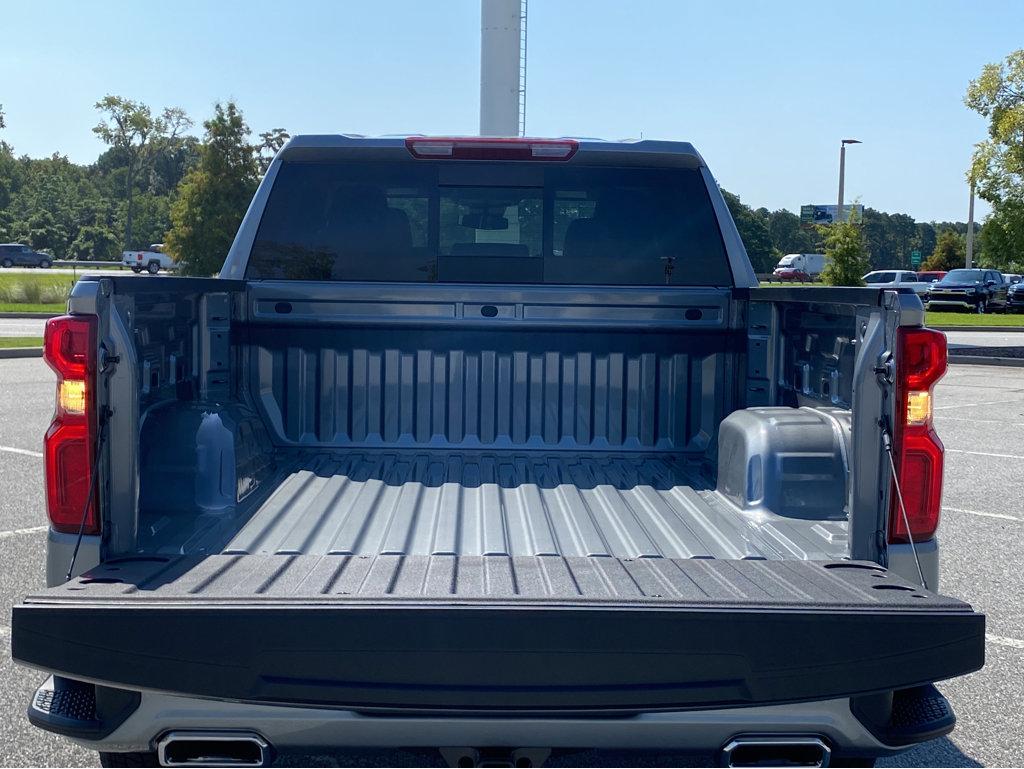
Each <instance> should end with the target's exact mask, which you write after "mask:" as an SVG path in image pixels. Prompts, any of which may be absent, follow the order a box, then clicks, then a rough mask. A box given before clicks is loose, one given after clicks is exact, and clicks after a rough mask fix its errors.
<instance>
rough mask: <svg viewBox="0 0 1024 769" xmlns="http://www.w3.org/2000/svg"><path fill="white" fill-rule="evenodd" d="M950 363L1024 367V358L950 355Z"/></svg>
mask: <svg viewBox="0 0 1024 769" xmlns="http://www.w3.org/2000/svg"><path fill="white" fill-rule="evenodd" d="M949 362H950V363H963V364H966V365H968V366H1009V367H1011V368H1024V358H990V357H988V356H984V355H950V356H949Z"/></svg>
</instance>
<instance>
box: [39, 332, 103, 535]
mask: <svg viewBox="0 0 1024 769" xmlns="http://www.w3.org/2000/svg"><path fill="white" fill-rule="evenodd" d="M43 358H44V359H45V360H46V362H47V364H48V365H49V366H50V368H52V369H53V370H54V372H55V373H56V374H57V395H56V407H55V409H54V413H53V421H51V422H50V427H49V429H48V430H47V431H46V437H45V438H44V440H43V457H44V464H45V473H46V510H47V514H48V515H49V517H50V523H51V525H52V526H53V528H54V529H55V530H56V531H62V532H67V533H75V534H77V533H78V530H79V527H80V526H82V513H83V512H85V513H86V515H85V526H84V529H83V531H84V533H86V534H98V533H99V530H100V526H99V516H98V514H97V501H96V494H95V493H93V495H92V499H89V494H90V490H92V467H93V459H94V457H93V454H94V452H95V447H96V398H95V392H94V384H95V381H96V316H95V315H62V316H60V317H58V318H50V320H48V321H47V322H46V332H45V335H44V338H43ZM87 500H88V501H89V505H88V510H87V511H86V501H87Z"/></svg>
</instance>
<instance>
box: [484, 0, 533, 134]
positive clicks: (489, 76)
mask: <svg viewBox="0 0 1024 769" xmlns="http://www.w3.org/2000/svg"><path fill="white" fill-rule="evenodd" d="M525 132H526V0H480V135H481V136H516V135H520V136H521V135H524V134H525Z"/></svg>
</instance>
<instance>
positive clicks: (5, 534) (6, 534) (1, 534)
mask: <svg viewBox="0 0 1024 769" xmlns="http://www.w3.org/2000/svg"><path fill="white" fill-rule="evenodd" d="M47 528H48V527H46V526H29V527H28V528H27V529H8V530H7V531H0V539H10V538H11V537H17V536H18V535H19V534H35V533H36V532H37V531H46V529H47Z"/></svg>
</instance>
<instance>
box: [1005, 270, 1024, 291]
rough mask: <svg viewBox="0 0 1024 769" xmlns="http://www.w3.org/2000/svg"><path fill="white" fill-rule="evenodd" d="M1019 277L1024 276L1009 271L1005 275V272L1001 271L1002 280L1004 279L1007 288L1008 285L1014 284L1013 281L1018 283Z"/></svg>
mask: <svg viewBox="0 0 1024 769" xmlns="http://www.w3.org/2000/svg"><path fill="white" fill-rule="evenodd" d="M1021 277H1024V276H1021V275H1017V274H1016V273H1011V274H1009V275H1007V274H1006V273H1003V280H1005V281H1006V286H1007V288H1009V287H1010V286H1012V285H1014V284H1015V283H1020V281H1021Z"/></svg>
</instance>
